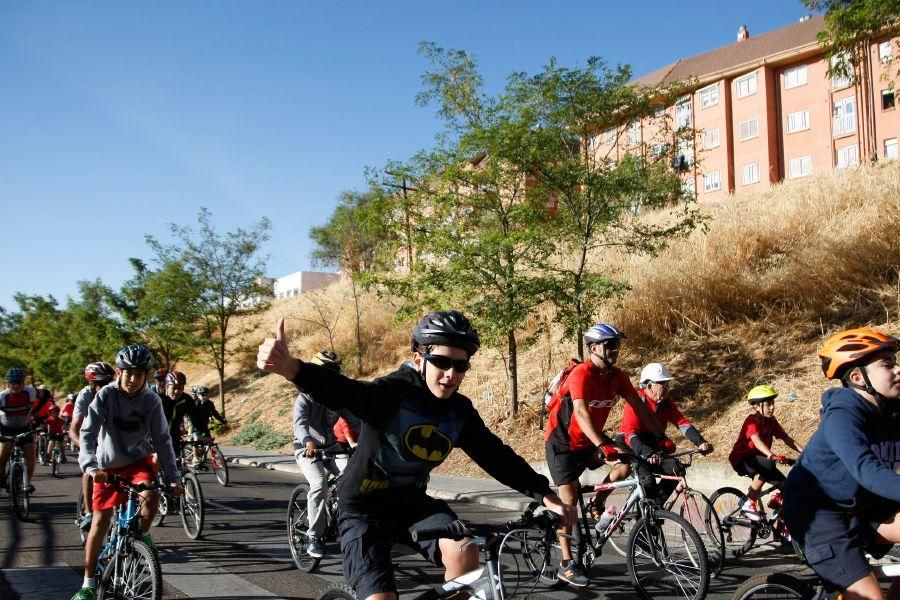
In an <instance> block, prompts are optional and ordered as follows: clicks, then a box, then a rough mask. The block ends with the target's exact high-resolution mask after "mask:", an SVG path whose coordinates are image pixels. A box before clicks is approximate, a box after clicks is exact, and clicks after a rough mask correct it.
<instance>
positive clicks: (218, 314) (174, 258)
mask: <svg viewBox="0 0 900 600" xmlns="http://www.w3.org/2000/svg"><path fill="white" fill-rule="evenodd" d="M197 220H198V223H199V227H198V228H197V229H196V230H195V229H194V228H192V227H190V226H184V225H178V224H175V223H172V224H170V228H171V230H172V232H173V234H174V237H175V239H176V240H178V241H177V242H176V243H173V244H163V243H161V242H160V241H158V240H156V239H155V238H154V237H153V236H147V238H146V240H147V244H148V245H149V246H150V248H151V249H152V250H153V252H154V253H155V254H156V257H157V260H158V261H159V263H160V264H161V265H164V266H165V265H180V266H181V267H182V268H183V270H184V271H185V272H186V273H187V274H188V275H189V276H190V280H191V281H192V282H193V284H194V285H195V286H196V291H197V294H196V298H197V305H196V310H197V314H198V315H199V321H198V323H197V328H198V331H199V338H200V340H199V341H200V344H201V345H200V347H199V357H200V358H201V359H202V360H205V361H207V362H208V363H209V364H211V365H213V366H215V368H216V372H217V373H218V376H219V404H220V411H221V412H222V414H223V415H224V414H225V366H226V365H227V363H228V359H229V357H230V355H231V351H232V350H233V349H234V346H235V344H239V343H240V342H241V341H242V340H243V338H244V336H245V335H246V334H247V333H249V332H250V331H252V324H251V323H249V322H248V321H245V324H244V325H243V326H240V327H236V326H235V325H234V320H235V318H236V317H238V316H243V315H250V314H254V313H258V312H259V311H261V310H262V309H264V308H265V306H264V305H257V306H242V303H243V302H244V301H245V300H246V299H248V298H252V297H256V296H267V295H270V294H271V293H272V290H271V289H269V288H268V287H267V286H265V285H263V284H262V282H261V278H262V277H263V276H264V275H265V265H266V260H267V257H266V256H264V255H262V254H261V248H262V245H263V244H264V243H265V242H266V241H267V240H268V239H269V229H270V223H269V220H268V219H267V218H265V217H263V218H262V219H261V220H260V221H259V222H258V223H256V224H255V225H253V227H251V228H250V229H243V228H237V229H235V230H233V231H229V232H227V233H224V234H219V233H218V232H217V231H216V229H215V226H214V224H213V222H212V214H211V213H210V212H209V210H207V209H206V208H202V209H200V213H199V214H198V216H197Z"/></svg>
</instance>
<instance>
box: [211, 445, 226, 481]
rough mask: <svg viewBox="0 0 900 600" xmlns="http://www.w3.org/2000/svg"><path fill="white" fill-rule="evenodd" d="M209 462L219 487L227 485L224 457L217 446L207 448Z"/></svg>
mask: <svg viewBox="0 0 900 600" xmlns="http://www.w3.org/2000/svg"><path fill="white" fill-rule="evenodd" d="M209 460H210V462H211V463H212V467H213V471H215V473H216V481H218V482H219V485H221V486H227V485H228V463H226V462H225V455H224V454H222V451H221V450H219V446H217V445H216V444H213V445H212V446H210V447H209Z"/></svg>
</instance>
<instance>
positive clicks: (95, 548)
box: [84, 508, 113, 577]
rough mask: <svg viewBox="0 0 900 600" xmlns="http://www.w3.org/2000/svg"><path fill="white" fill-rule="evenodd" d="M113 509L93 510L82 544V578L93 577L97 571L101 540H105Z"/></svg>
mask: <svg viewBox="0 0 900 600" xmlns="http://www.w3.org/2000/svg"><path fill="white" fill-rule="evenodd" d="M112 515H113V509H112V508H105V509H103V510H95V511H94V518H93V519H92V520H91V530H90V532H89V533H88V536H87V540H86V541H85V543H84V576H85V577H93V576H94V573H95V572H96V571H97V557H98V555H99V554H100V549H101V548H103V540H104V539H105V538H106V530H107V529H109V522H110V521H111V520H112Z"/></svg>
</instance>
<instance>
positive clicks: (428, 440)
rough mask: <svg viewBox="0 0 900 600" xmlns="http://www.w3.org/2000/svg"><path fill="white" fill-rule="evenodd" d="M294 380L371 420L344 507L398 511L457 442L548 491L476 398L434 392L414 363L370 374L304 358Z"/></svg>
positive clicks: (535, 494)
mask: <svg viewBox="0 0 900 600" xmlns="http://www.w3.org/2000/svg"><path fill="white" fill-rule="evenodd" d="M293 382H294V384H295V385H297V387H298V388H300V389H301V391H305V392H307V393H309V394H310V395H311V396H313V397H314V398H315V399H316V401H317V402H320V403H321V404H324V405H325V406H327V407H328V408H330V409H332V410H340V409H348V410H350V411H351V412H352V413H353V414H354V415H356V416H357V417H359V419H360V420H361V421H362V422H363V423H365V427H363V428H362V431H361V432H360V437H359V440H358V441H359V445H358V446H357V448H356V452H355V453H354V454H353V457H352V458H351V459H350V463H349V465H348V467H347V470H346V471H345V472H344V476H343V478H342V480H341V489H340V505H341V508H342V509H343V510H346V511H348V512H352V513H357V514H373V515H377V514H382V515H384V514H387V515H390V514H391V513H396V511H397V510H398V509H400V508H401V507H402V506H403V502H409V501H410V500H413V501H414V499H415V497H416V496H417V495H424V494H425V488H426V486H427V484H428V479H429V476H430V473H431V471H432V470H433V469H434V468H435V467H437V466H438V465H440V464H441V463H442V462H443V461H444V460H445V459H446V458H447V456H448V455H449V454H450V451H451V450H453V448H454V447H455V446H459V447H460V448H462V450H463V451H464V452H465V453H466V454H468V455H469V456H470V457H471V458H472V459H473V460H474V461H475V463H476V464H478V465H479V466H480V467H481V468H482V469H484V470H485V471H487V473H488V474H489V475H491V476H492V477H494V478H495V479H496V480H497V481H499V482H500V483H503V484H504V485H507V486H509V487H511V488H513V489H516V490H518V491H520V492H522V493H523V494H525V495H526V496H530V497H532V498H534V499H536V500H538V501H540V500H541V499H542V498H543V497H544V496H545V495H546V494H548V493H549V492H550V485H549V483H548V481H547V478H546V477H544V476H543V475H539V474H538V473H536V472H535V471H534V470H533V469H532V468H531V466H530V465H529V464H528V463H527V462H526V461H525V459H523V458H522V457H520V456H519V455H518V454H516V453H515V452H514V451H513V450H512V448H510V447H509V446H507V445H506V444H504V443H503V441H502V440H500V438H498V437H497V436H496V435H494V434H493V433H492V432H491V431H490V430H489V429H488V428H487V426H486V425H485V424H484V421H482V419H481V416H480V415H479V414H478V412H477V411H476V410H475V407H473V406H472V401H471V400H469V399H468V398H466V397H465V396H463V395H462V394H459V393H458V392H457V393H454V394H453V395H452V396H451V397H450V398H448V399H446V400H441V399H438V398H436V397H435V396H434V395H432V394H431V392H429V391H428V388H427V386H426V385H425V383H424V382H423V381H422V378H421V377H420V376H419V374H418V373H417V372H416V371H415V369H413V368H411V367H408V366H403V367H401V368H400V369H399V370H397V371H395V372H393V373H391V374H389V375H386V376H385V377H380V378H378V379H376V380H374V381H372V382H364V381H358V380H354V379H348V378H347V377H344V376H343V375H341V374H339V373H337V372H335V371H332V370H330V369H326V368H324V367H319V366H317V365H313V364H310V363H302V364H301V367H300V370H299V371H298V373H297V376H296V377H295V378H294V380H293Z"/></svg>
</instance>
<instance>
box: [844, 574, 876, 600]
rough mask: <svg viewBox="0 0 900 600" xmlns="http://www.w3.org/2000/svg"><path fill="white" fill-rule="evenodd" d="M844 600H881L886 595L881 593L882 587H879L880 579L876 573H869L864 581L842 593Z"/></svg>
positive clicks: (852, 585)
mask: <svg viewBox="0 0 900 600" xmlns="http://www.w3.org/2000/svg"><path fill="white" fill-rule="evenodd" d="M841 598H843V600H881V599H882V598H884V594H882V593H881V586H880V585H878V579H877V578H876V577H875V574H874V573H869V574H868V575H866V576H865V577H863V578H862V579H859V580H857V581H856V582H854V583H853V584H851V585H850V586H848V587H846V588H844V589H843V591H842V592H841Z"/></svg>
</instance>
